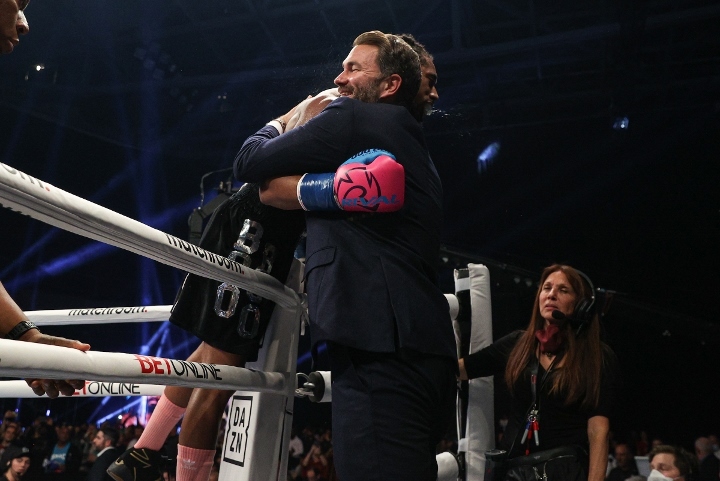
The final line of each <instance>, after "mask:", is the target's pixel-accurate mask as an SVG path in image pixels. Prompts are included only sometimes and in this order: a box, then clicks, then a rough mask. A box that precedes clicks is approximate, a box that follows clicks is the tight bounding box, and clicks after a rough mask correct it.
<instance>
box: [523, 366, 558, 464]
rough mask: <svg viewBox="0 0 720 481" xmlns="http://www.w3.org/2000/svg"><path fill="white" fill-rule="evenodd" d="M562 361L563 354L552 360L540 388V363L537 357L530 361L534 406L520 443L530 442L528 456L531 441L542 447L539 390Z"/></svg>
mask: <svg viewBox="0 0 720 481" xmlns="http://www.w3.org/2000/svg"><path fill="white" fill-rule="evenodd" d="M560 359H562V354H560V355H558V356H557V357H555V359H553V360H552V362H551V363H550V366H548V368H547V371H545V374H543V377H542V379H541V380H540V387H539V388H538V385H537V384H538V383H537V377H538V370H539V369H540V363H539V362H538V358H537V357H536V356H533V357H532V360H531V361H530V392H531V393H532V405H531V406H530V411H529V412H528V416H527V422H526V424H525V432H524V433H523V436H522V440H521V441H520V443H521V444H525V441H528V445H527V447H526V449H525V454H526V455H527V454H530V439H533V440H534V441H535V446H540V424H539V423H538V418H539V414H540V413H539V411H540V407H539V405H538V389H542V387H543V385H544V384H545V381H546V380H547V377H548V374H550V371H552V368H553V366H555V363H556V362H557V361H558V360H560Z"/></svg>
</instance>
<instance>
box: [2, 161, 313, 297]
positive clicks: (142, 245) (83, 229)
mask: <svg viewBox="0 0 720 481" xmlns="http://www.w3.org/2000/svg"><path fill="white" fill-rule="evenodd" d="M0 204H1V205H2V206H4V207H7V208H9V209H12V210H15V211H17V212H19V213H21V214H25V215H28V216H30V217H32V218H34V219H37V220H41V221H43V222H46V223H48V224H50V225H53V226H55V227H59V228H61V229H64V230H67V231H70V232H74V233H76V234H79V235H82V236H84V237H87V238H90V239H94V240H98V241H101V242H105V243H107V244H110V245H113V246H116V247H120V248H121V249H125V250H127V251H130V252H134V253H136V254H140V255H142V256H145V257H148V258H150V259H153V260H156V261H158V262H161V263H163V264H166V265H169V266H172V267H176V268H178V269H182V270H185V271H187V272H190V273H192V274H196V275H199V276H202V277H208V278H212V279H216V280H219V281H222V282H227V283H229V284H233V285H235V286H238V287H240V288H241V289H245V290H248V291H250V292H252V293H254V294H257V295H259V296H261V297H264V298H266V299H269V300H271V301H274V302H275V303H277V304H278V305H280V306H283V307H286V308H296V307H298V306H300V305H301V304H302V302H301V299H300V297H299V296H298V295H297V293H295V292H294V291H293V290H292V289H290V288H289V287H286V286H284V285H282V283H280V282H279V281H278V280H277V279H275V278H274V277H272V276H270V275H268V274H265V273H262V272H258V271H256V270H254V269H249V268H247V267H244V266H242V265H240V264H238V263H237V262H233V261H231V260H229V259H227V258H224V257H221V256H218V255H216V254H213V253H211V252H208V251H206V250H205V249H201V248H199V247H196V246H194V245H192V244H190V243H188V242H186V241H183V240H181V239H178V238H177V237H174V236H171V235H169V234H166V233H164V232H162V231H160V230H158V229H154V228H152V227H150V226H147V225H145V224H143V223H141V222H138V221H136V220H133V219H130V218H129V217H126V216H124V215H121V214H118V213H117V212H114V211H112V210H110V209H107V208H105V207H102V206H99V205H97V204H94V203H92V202H90V201H87V200H85V199H82V198H80V197H78V196H75V195H73V194H70V193H68V192H65V191H63V190H62V189H58V188H57V187H54V186H52V185H50V184H47V183H45V182H43V181H41V180H38V179H35V178H33V177H31V176H29V175H27V174H25V173H23V172H20V171H19V170H16V169H14V168H12V167H10V166H8V165H5V164H2V163H0Z"/></svg>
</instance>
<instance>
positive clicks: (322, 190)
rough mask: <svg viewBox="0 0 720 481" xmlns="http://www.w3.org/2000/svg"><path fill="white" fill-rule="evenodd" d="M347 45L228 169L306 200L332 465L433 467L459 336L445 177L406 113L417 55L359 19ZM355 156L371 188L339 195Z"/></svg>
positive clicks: (348, 479) (356, 472) (448, 410)
mask: <svg viewBox="0 0 720 481" xmlns="http://www.w3.org/2000/svg"><path fill="white" fill-rule="evenodd" d="M353 45H354V46H353V49H352V51H351V52H350V54H349V55H348V57H347V58H346V59H345V61H344V62H343V71H342V73H341V74H340V75H339V76H338V77H337V78H336V79H335V84H336V85H337V86H338V90H339V93H340V95H341V98H339V99H337V100H335V101H333V102H332V103H331V104H330V105H329V106H328V107H326V108H325V109H324V110H323V111H322V112H321V113H320V114H319V115H317V117H315V118H313V119H312V120H310V121H308V122H307V123H306V124H305V125H303V126H300V127H297V128H293V129H288V131H287V132H286V131H285V126H286V125H288V122H291V121H292V118H293V116H294V115H295V114H296V109H297V107H296V108H295V109H293V110H291V111H290V112H288V113H287V114H285V115H284V116H282V117H280V118H279V119H277V120H275V121H271V122H270V123H269V124H268V125H267V126H266V127H264V128H263V129H261V130H260V131H258V132H257V133H256V134H255V135H253V136H251V137H250V138H249V139H248V140H247V141H246V142H245V144H244V145H243V147H242V148H241V150H240V152H239V153H238V155H237V157H236V160H235V173H236V176H237V178H238V179H239V180H241V181H249V182H265V188H264V189H263V190H261V199H262V200H263V201H264V202H266V203H269V204H271V205H275V206H276V207H281V208H300V207H301V206H302V207H303V208H304V209H305V210H306V211H308V212H307V214H306V220H307V234H308V236H307V248H306V251H307V260H306V265H305V287H306V291H307V293H308V308H309V312H310V320H311V323H310V328H311V335H312V338H313V343H314V344H315V345H317V343H318V342H322V341H325V342H327V344H328V352H329V355H330V359H331V364H332V378H333V381H332V382H333V387H332V389H333V391H332V396H333V406H332V409H333V450H334V456H335V466H336V469H337V471H338V475H339V478H340V479H343V481H352V480H353V479H363V480H367V479H394V480H401V479H408V480H411V479H412V480H435V479H436V477H437V465H436V463H435V451H434V448H435V445H436V444H437V442H438V441H439V440H440V438H441V437H442V434H443V432H444V431H445V429H446V428H447V426H448V423H449V422H450V419H451V417H452V409H453V401H454V392H455V391H454V386H455V367H456V366H455V365H454V364H453V363H454V362H455V352H456V348H455V341H454V337H453V334H452V329H451V325H450V322H449V318H448V305H447V302H446V301H445V298H444V296H443V294H442V292H441V291H440V290H439V288H438V287H437V284H436V269H435V265H436V262H437V258H438V250H439V242H440V224H441V217H442V209H441V205H440V204H441V197H442V187H441V185H440V180H439V177H438V175H437V172H436V170H435V167H434V165H433V164H432V161H431V160H430V157H429V154H428V152H427V148H426V146H425V142H424V137H423V133H422V129H421V126H420V124H419V123H418V122H417V120H416V119H415V118H414V117H413V115H412V113H411V108H412V102H413V99H414V98H415V96H416V94H417V92H418V86H419V84H420V63H419V59H418V56H417V54H416V53H414V52H413V51H412V49H411V48H410V47H409V46H408V45H407V44H406V43H405V42H403V41H402V40H400V39H399V38H398V37H397V36H395V35H390V34H383V33H381V32H367V33H365V34H362V35H360V36H359V37H358V38H357V39H356V40H355V42H354V44H353ZM369 149H382V150H383V151H386V152H390V153H391V154H392V155H393V156H394V158H395V161H396V163H397V164H399V165H401V166H402V171H403V175H404V177H403V179H402V187H404V192H400V191H397V192H396V191H395V190H392V188H391V190H387V189H385V190H382V189H383V188H384V187H386V186H388V185H389V186H395V185H396V183H395V181H396V180H397V179H396V177H395V176H396V172H397V170H396V169H395V168H394V167H393V166H392V163H391V162H383V163H382V164H381V165H379V166H377V170H375V169H376V162H377V159H380V157H378V158H377V159H376V160H373V159H372V158H368V154H366V153H365V151H367V150H369ZM358 153H362V154H361V155H360V156H359V157H358V156H356V154H358ZM352 156H355V157H354V158H353V159H352V160H351V162H352V163H353V164H352V165H351V166H350V167H348V166H342V167H341V164H343V163H344V162H345V160H346V159H348V158H349V157H352ZM385 159H386V158H385ZM357 164H363V165H362V166H361V167H357V170H358V171H362V172H363V173H364V174H365V175H364V177H365V178H366V179H368V180H367V182H366V183H365V184H364V185H356V186H355V187H357V188H358V189H360V188H362V189H365V191H368V193H367V195H365V196H358V197H357V198H354V199H352V202H349V203H347V202H343V199H341V198H339V197H338V195H337V193H338V192H340V187H342V182H345V181H347V180H348V179H350V177H352V174H353V173H352V172H348V170H347V169H352V168H354V167H353V165H355V166H357ZM378 164H379V163H378ZM387 166H390V168H389V171H386V170H385V168H386V167H387ZM336 169H340V171H341V172H342V173H341V174H339V175H336V174H335V171H336ZM303 173H306V174H307V175H303V176H302V178H301V180H300V182H299V184H298V183H297V179H298V177H297V175H298V174H303ZM293 175H295V176H296V177H294V178H293V177H287V176H293ZM278 178H279V179H278ZM389 178H390V180H389V181H388V179H389ZM288 179H290V181H289V182H288ZM293 179H294V182H293V181H292V180H293ZM354 179H355V180H353V182H355V181H357V183H358V184H362V182H361V180H360V179H357V178H354ZM279 181H281V182H283V184H282V185H277V182H279ZM386 181H387V182H386ZM286 185H289V186H290V188H291V189H293V188H295V186H296V185H297V192H298V197H297V199H296V200H295V201H294V202H292V201H290V202H288V200H287V196H283V195H279V196H276V195H275V193H276V192H282V191H283V189H285V188H286V187H285V186H286ZM378 185H379V187H378ZM373 189H376V190H373ZM394 194H397V195H394ZM345 200H347V199H345ZM386 208H387V209H386ZM348 209H350V211H348ZM368 476H370V477H368Z"/></svg>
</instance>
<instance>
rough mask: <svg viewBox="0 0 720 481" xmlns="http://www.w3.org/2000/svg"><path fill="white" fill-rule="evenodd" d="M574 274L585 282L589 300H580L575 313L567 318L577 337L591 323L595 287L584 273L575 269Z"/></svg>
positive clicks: (593, 311) (593, 310)
mask: <svg viewBox="0 0 720 481" xmlns="http://www.w3.org/2000/svg"><path fill="white" fill-rule="evenodd" d="M575 272H577V273H578V274H580V277H582V278H583V279H585V282H587V285H588V287H589V288H590V299H588V298H587V297H583V298H582V299H580V301H578V303H577V305H576V306H575V311H574V312H573V313H572V315H571V316H570V317H569V320H570V324H571V325H572V326H573V327H574V328H575V335H578V334H580V333H581V332H582V331H583V330H584V329H585V327H586V326H587V323H588V322H590V321H592V318H593V315H594V314H595V286H594V285H593V283H592V281H591V280H590V278H589V277H588V276H587V275H585V273H584V272H582V271H580V270H577V269H575Z"/></svg>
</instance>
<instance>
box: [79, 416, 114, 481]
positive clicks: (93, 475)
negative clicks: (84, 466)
mask: <svg viewBox="0 0 720 481" xmlns="http://www.w3.org/2000/svg"><path fill="white" fill-rule="evenodd" d="M119 439H120V435H119V434H118V431H117V429H115V428H111V427H103V428H100V429H99V430H98V432H97V434H96V435H95V438H94V439H93V446H94V447H95V449H97V451H98V454H97V458H96V459H95V462H94V463H93V465H92V467H91V468H90V471H88V476H87V481H113V478H112V477H111V476H110V475H109V474H107V473H106V470H107V468H108V467H109V466H110V465H111V464H112V463H113V461H115V460H116V459H117V457H118V456H119V455H120V451H119V450H118V449H117V448H116V447H115V445H116V444H117V443H118V440H119Z"/></svg>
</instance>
